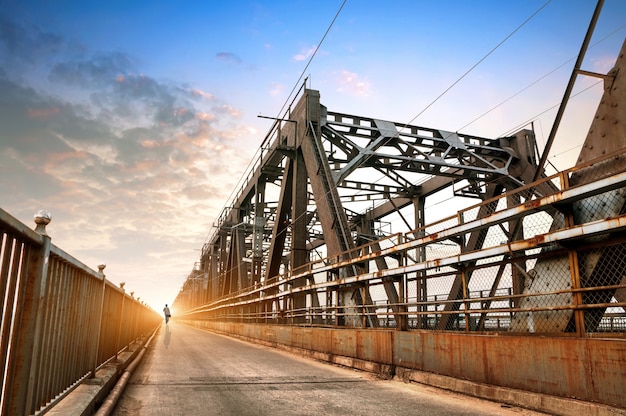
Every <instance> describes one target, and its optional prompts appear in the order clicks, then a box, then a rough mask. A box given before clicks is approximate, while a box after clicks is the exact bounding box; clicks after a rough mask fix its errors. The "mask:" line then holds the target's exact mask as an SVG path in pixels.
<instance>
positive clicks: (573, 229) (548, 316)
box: [176, 153, 626, 337]
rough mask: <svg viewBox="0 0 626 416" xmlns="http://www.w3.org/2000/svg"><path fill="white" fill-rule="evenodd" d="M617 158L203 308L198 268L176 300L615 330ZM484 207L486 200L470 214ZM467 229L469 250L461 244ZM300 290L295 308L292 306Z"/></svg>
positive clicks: (460, 324) (486, 324)
mask: <svg viewBox="0 0 626 416" xmlns="http://www.w3.org/2000/svg"><path fill="white" fill-rule="evenodd" d="M625 160H626V154H623V153H619V154H615V155H610V156H608V157H606V158H604V159H602V160H596V161H593V162H590V163H588V164H586V165H582V166H577V167H575V168H572V169H570V170H568V171H564V172H560V173H559V174H556V175H553V176H551V177H549V178H545V179H543V180H542V181H539V182H536V183H532V184H529V185H527V186H525V187H522V188H519V189H518V190H516V191H514V192H508V193H506V194H503V195H502V196H500V197H497V198H494V199H492V200H489V201H485V202H483V203H481V204H478V205H476V206H474V207H470V208H467V209H463V210H461V211H459V212H458V213H457V215H455V216H452V217H450V218H447V219H444V220H441V221H438V222H437V223H434V224H429V225H427V226H425V227H423V228H421V229H418V230H412V231H410V232H406V233H399V234H394V235H391V236H388V237H384V238H381V239H379V240H376V241H374V242H372V243H371V244H368V245H363V246H360V247H357V248H356V249H355V250H354V251H353V252H349V253H348V252H346V253H343V254H342V255H340V256H336V257H327V258H322V259H318V260H315V261H312V262H311V263H308V264H306V265H305V266H303V267H300V268H298V269H296V270H289V271H288V272H286V273H284V274H280V275H277V276H274V277H272V278H270V279H267V280H264V281H262V282H261V283H260V284H255V285H254V286H251V287H248V288H245V289H243V290H240V291H238V292H236V293H231V294H230V295H228V296H224V297H222V298H218V299H211V300H210V301H209V302H208V303H206V304H204V305H200V304H198V303H196V302H194V300H197V299H206V295H205V293H204V292H203V291H206V288H207V287H208V286H209V285H211V282H210V281H207V279H210V277H207V275H202V276H204V278H196V280H198V281H197V283H196V282H195V280H194V284H193V285H189V288H188V289H187V292H189V293H187V292H185V293H183V295H186V296H181V295H179V298H177V304H176V308H177V310H178V311H181V310H184V311H186V313H185V314H184V315H185V317H186V318H188V319H204V320H215V321H234V322H248V323H274V324H294V325H311V326H314V325H316V326H359V325H358V324H357V325H355V324H354V323H359V322H360V326H361V327H366V326H369V327H376V326H377V327H381V328H390V327H391V328H398V329H432V330H442V331H466V332H471V331H473V332H477V331H479V332H488V331H489V332H508V333H541V334H559V333H560V334H568V335H569V336H571V335H575V336H576V335H577V336H591V335H593V334H594V333H596V334H599V335H601V336H609V335H610V336H613V337H623V336H624V335H626V320H625V319H624V311H625V308H626V237H624V236H625V235H626V234H625V230H626V213H625V211H626V202H625V199H626V172H621V173H617V174H615V173H612V172H614V170H613V169H612V168H610V167H611V165H615V163H617V164H620V163H623V162H624V161H625ZM582 174H584V175H586V177H587V180H586V181H585V182H584V183H583V184H580V185H575V184H574V183H575V182H576V178H578V177H580V175H582ZM540 182H541V183H543V182H550V183H551V185H550V187H551V189H553V192H552V193H550V194H549V195H541V194H539V193H538V191H537V190H538V189H550V188H549V187H546V186H543V187H540V185H541V183H540ZM485 205H490V206H491V207H493V209H490V210H483V212H484V211H489V212H490V214H488V215H486V216H480V215H479V213H480V212H481V207H483V206H485ZM477 236H479V237H478V238H481V239H482V243H481V246H480V249H478V250H473V251H469V250H467V249H466V248H465V243H466V242H468V241H470V239H471V238H476V237H477ZM355 269H356V270H358V273H356V274H355V273H350V271H351V270H355ZM212 278H214V279H223V276H215V277H212ZM303 281H305V282H308V283H307V284H306V285H302V284H297V283H298V282H303ZM391 285H392V286H393V289H394V290H395V292H396V293H398V300H397V302H393V303H391V302H390V301H389V300H388V299H389V297H388V295H387V293H388V292H389V290H390V286H391ZM346 290H350V291H361V294H360V299H362V300H363V302H362V305H360V306H359V305H357V306H354V305H351V306H345V305H342V304H341V297H340V296H339V295H338V294H339V293H340V291H346ZM192 292H193V293H192ZM196 292H197V293H196ZM303 297H304V298H305V299H306V302H305V304H306V307H297V308H296V307H295V305H296V304H299V305H302V302H300V303H298V302H296V301H295V300H296V299H302V298H303ZM342 322H343V323H345V322H351V323H352V324H351V325H345V324H342Z"/></svg>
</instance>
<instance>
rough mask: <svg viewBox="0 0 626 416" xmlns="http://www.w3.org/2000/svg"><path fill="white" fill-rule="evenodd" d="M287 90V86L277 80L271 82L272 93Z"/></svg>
mask: <svg viewBox="0 0 626 416" xmlns="http://www.w3.org/2000/svg"><path fill="white" fill-rule="evenodd" d="M284 90H285V86H284V85H282V84H279V83H276V82H272V83H271V84H270V89H269V93H270V95H274V96H276V95H280V94H282V92H283V91H284Z"/></svg>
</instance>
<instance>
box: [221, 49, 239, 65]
mask: <svg viewBox="0 0 626 416" xmlns="http://www.w3.org/2000/svg"><path fill="white" fill-rule="evenodd" d="M215 56H216V57H217V59H219V60H220V61H223V62H227V63H231V64H241V63H242V60H241V58H239V57H238V56H237V55H235V54H234V53H232V52H218V53H216V54H215Z"/></svg>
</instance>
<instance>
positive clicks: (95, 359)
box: [91, 264, 106, 378]
mask: <svg viewBox="0 0 626 416" xmlns="http://www.w3.org/2000/svg"><path fill="white" fill-rule="evenodd" d="M105 267H106V264H99V265H98V274H99V275H100V277H102V296H101V297H100V316H99V318H98V326H97V327H96V328H97V332H96V334H95V339H96V347H95V348H94V357H93V360H92V361H91V362H92V364H93V366H92V368H91V378H94V377H95V376H96V370H97V368H98V355H99V353H100V332H102V318H103V317H104V293H105V290H106V279H105V276H104V268H105Z"/></svg>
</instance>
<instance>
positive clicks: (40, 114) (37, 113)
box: [27, 107, 61, 119]
mask: <svg viewBox="0 0 626 416" xmlns="http://www.w3.org/2000/svg"><path fill="white" fill-rule="evenodd" d="M60 112H61V110H60V109H59V108H58V107H51V108H29V109H28V112H27V115H28V118H34V119H45V118H50V117H52V116H53V115H55V114H58V113H60Z"/></svg>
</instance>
